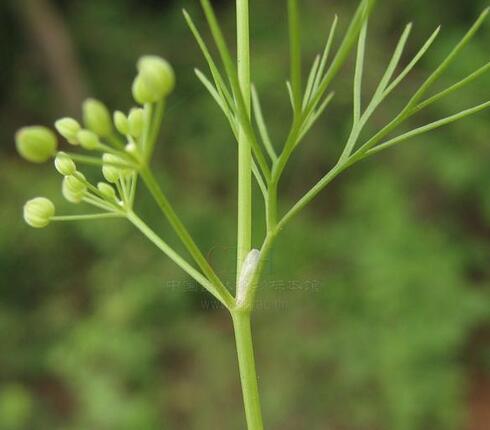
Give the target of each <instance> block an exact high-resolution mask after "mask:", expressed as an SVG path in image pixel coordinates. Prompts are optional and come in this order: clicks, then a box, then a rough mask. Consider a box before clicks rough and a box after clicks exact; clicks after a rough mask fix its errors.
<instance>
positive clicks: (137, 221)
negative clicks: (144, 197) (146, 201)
mask: <svg viewBox="0 0 490 430" xmlns="http://www.w3.org/2000/svg"><path fill="white" fill-rule="evenodd" d="M126 217H127V219H128V220H129V221H130V222H131V223H132V224H133V225H134V226H135V227H136V228H137V229H138V230H139V231H140V232H141V233H143V235H144V236H146V237H147V238H148V240H150V241H151V242H153V244H154V245H155V246H156V247H157V248H158V249H160V250H161V251H162V252H163V253H164V254H165V255H166V256H167V257H169V258H170V259H171V260H172V261H173V262H174V263H175V264H177V265H178V266H179V267H180V268H181V269H182V270H184V272H186V273H187V274H188V275H189V276H190V277H192V278H193V279H194V280H195V281H196V282H198V283H199V284H200V285H202V286H203V287H204V288H206V290H208V291H209V292H210V293H211V294H212V295H213V296H214V297H216V299H218V300H219V301H220V302H221V303H222V304H223V305H224V306H225V307H228V306H229V305H230V304H229V303H227V301H226V300H225V299H224V298H223V297H221V294H220V293H219V292H218V291H217V289H216V287H215V285H213V284H212V283H211V282H210V281H209V280H208V279H206V277H204V276H203V275H202V274H201V273H199V272H198V271H197V270H196V269H195V268H194V267H192V266H191V265H190V264H189V263H188V262H187V261H185V260H184V259H183V258H182V257H181V256H180V255H179V254H178V253H177V252H175V251H174V250H173V249H172V248H171V247H170V246H169V245H167V243H166V242H165V241H164V240H163V239H162V238H161V237H160V236H158V234H156V233H155V232H154V231H153V230H152V229H151V228H150V227H148V225H147V224H146V223H145V222H144V221H143V220H142V219H141V218H140V217H139V216H138V215H136V214H135V213H134V212H132V211H128V212H127V214H126Z"/></svg>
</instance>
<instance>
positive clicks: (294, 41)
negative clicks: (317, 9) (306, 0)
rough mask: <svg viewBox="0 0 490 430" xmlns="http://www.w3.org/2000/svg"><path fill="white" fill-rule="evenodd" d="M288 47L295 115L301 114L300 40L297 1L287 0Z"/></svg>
mask: <svg viewBox="0 0 490 430" xmlns="http://www.w3.org/2000/svg"><path fill="white" fill-rule="evenodd" d="M288 21H289V45H290V51H291V53H290V57H291V88H292V90H293V103H294V113H295V115H300V114H301V93H302V88H301V39H300V24H299V11H298V0H288Z"/></svg>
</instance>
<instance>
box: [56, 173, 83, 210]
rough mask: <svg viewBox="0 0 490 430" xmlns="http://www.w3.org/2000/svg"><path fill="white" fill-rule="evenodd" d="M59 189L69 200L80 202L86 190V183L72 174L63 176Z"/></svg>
mask: <svg viewBox="0 0 490 430" xmlns="http://www.w3.org/2000/svg"><path fill="white" fill-rule="evenodd" d="M79 174H80V175H81V173H79ZM61 191H62V194H63V197H64V198H65V199H66V200H68V201H69V202H71V203H80V202H81V201H82V199H83V196H84V195H85V192H86V191H87V185H86V184H85V183H84V182H83V181H82V180H80V179H79V178H77V177H76V176H74V175H70V176H65V178H64V179H63V186H62V189H61Z"/></svg>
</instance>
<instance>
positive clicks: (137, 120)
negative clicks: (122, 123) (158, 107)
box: [128, 108, 145, 139]
mask: <svg viewBox="0 0 490 430" xmlns="http://www.w3.org/2000/svg"><path fill="white" fill-rule="evenodd" d="M128 121H129V134H130V135H131V136H133V137H134V138H136V139H137V138H139V137H140V136H141V134H142V133H143V127H144V125H145V113H144V111H143V109H140V108H135V109H131V112H130V113H129V117H128Z"/></svg>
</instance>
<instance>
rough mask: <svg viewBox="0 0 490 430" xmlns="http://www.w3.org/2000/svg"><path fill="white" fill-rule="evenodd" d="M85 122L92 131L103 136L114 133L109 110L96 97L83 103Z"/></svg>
mask: <svg viewBox="0 0 490 430" xmlns="http://www.w3.org/2000/svg"><path fill="white" fill-rule="evenodd" d="M82 110H83V123H84V124H85V127H86V128H88V129H89V130H90V131H93V132H94V133H96V134H98V135H99V136H102V137H108V136H110V135H111V134H112V121H111V115H110V113H109V110H108V109H107V108H106V107H105V105H104V104H103V103H102V102H100V101H98V100H95V99H87V100H85V102H84V103H83V107H82Z"/></svg>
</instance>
